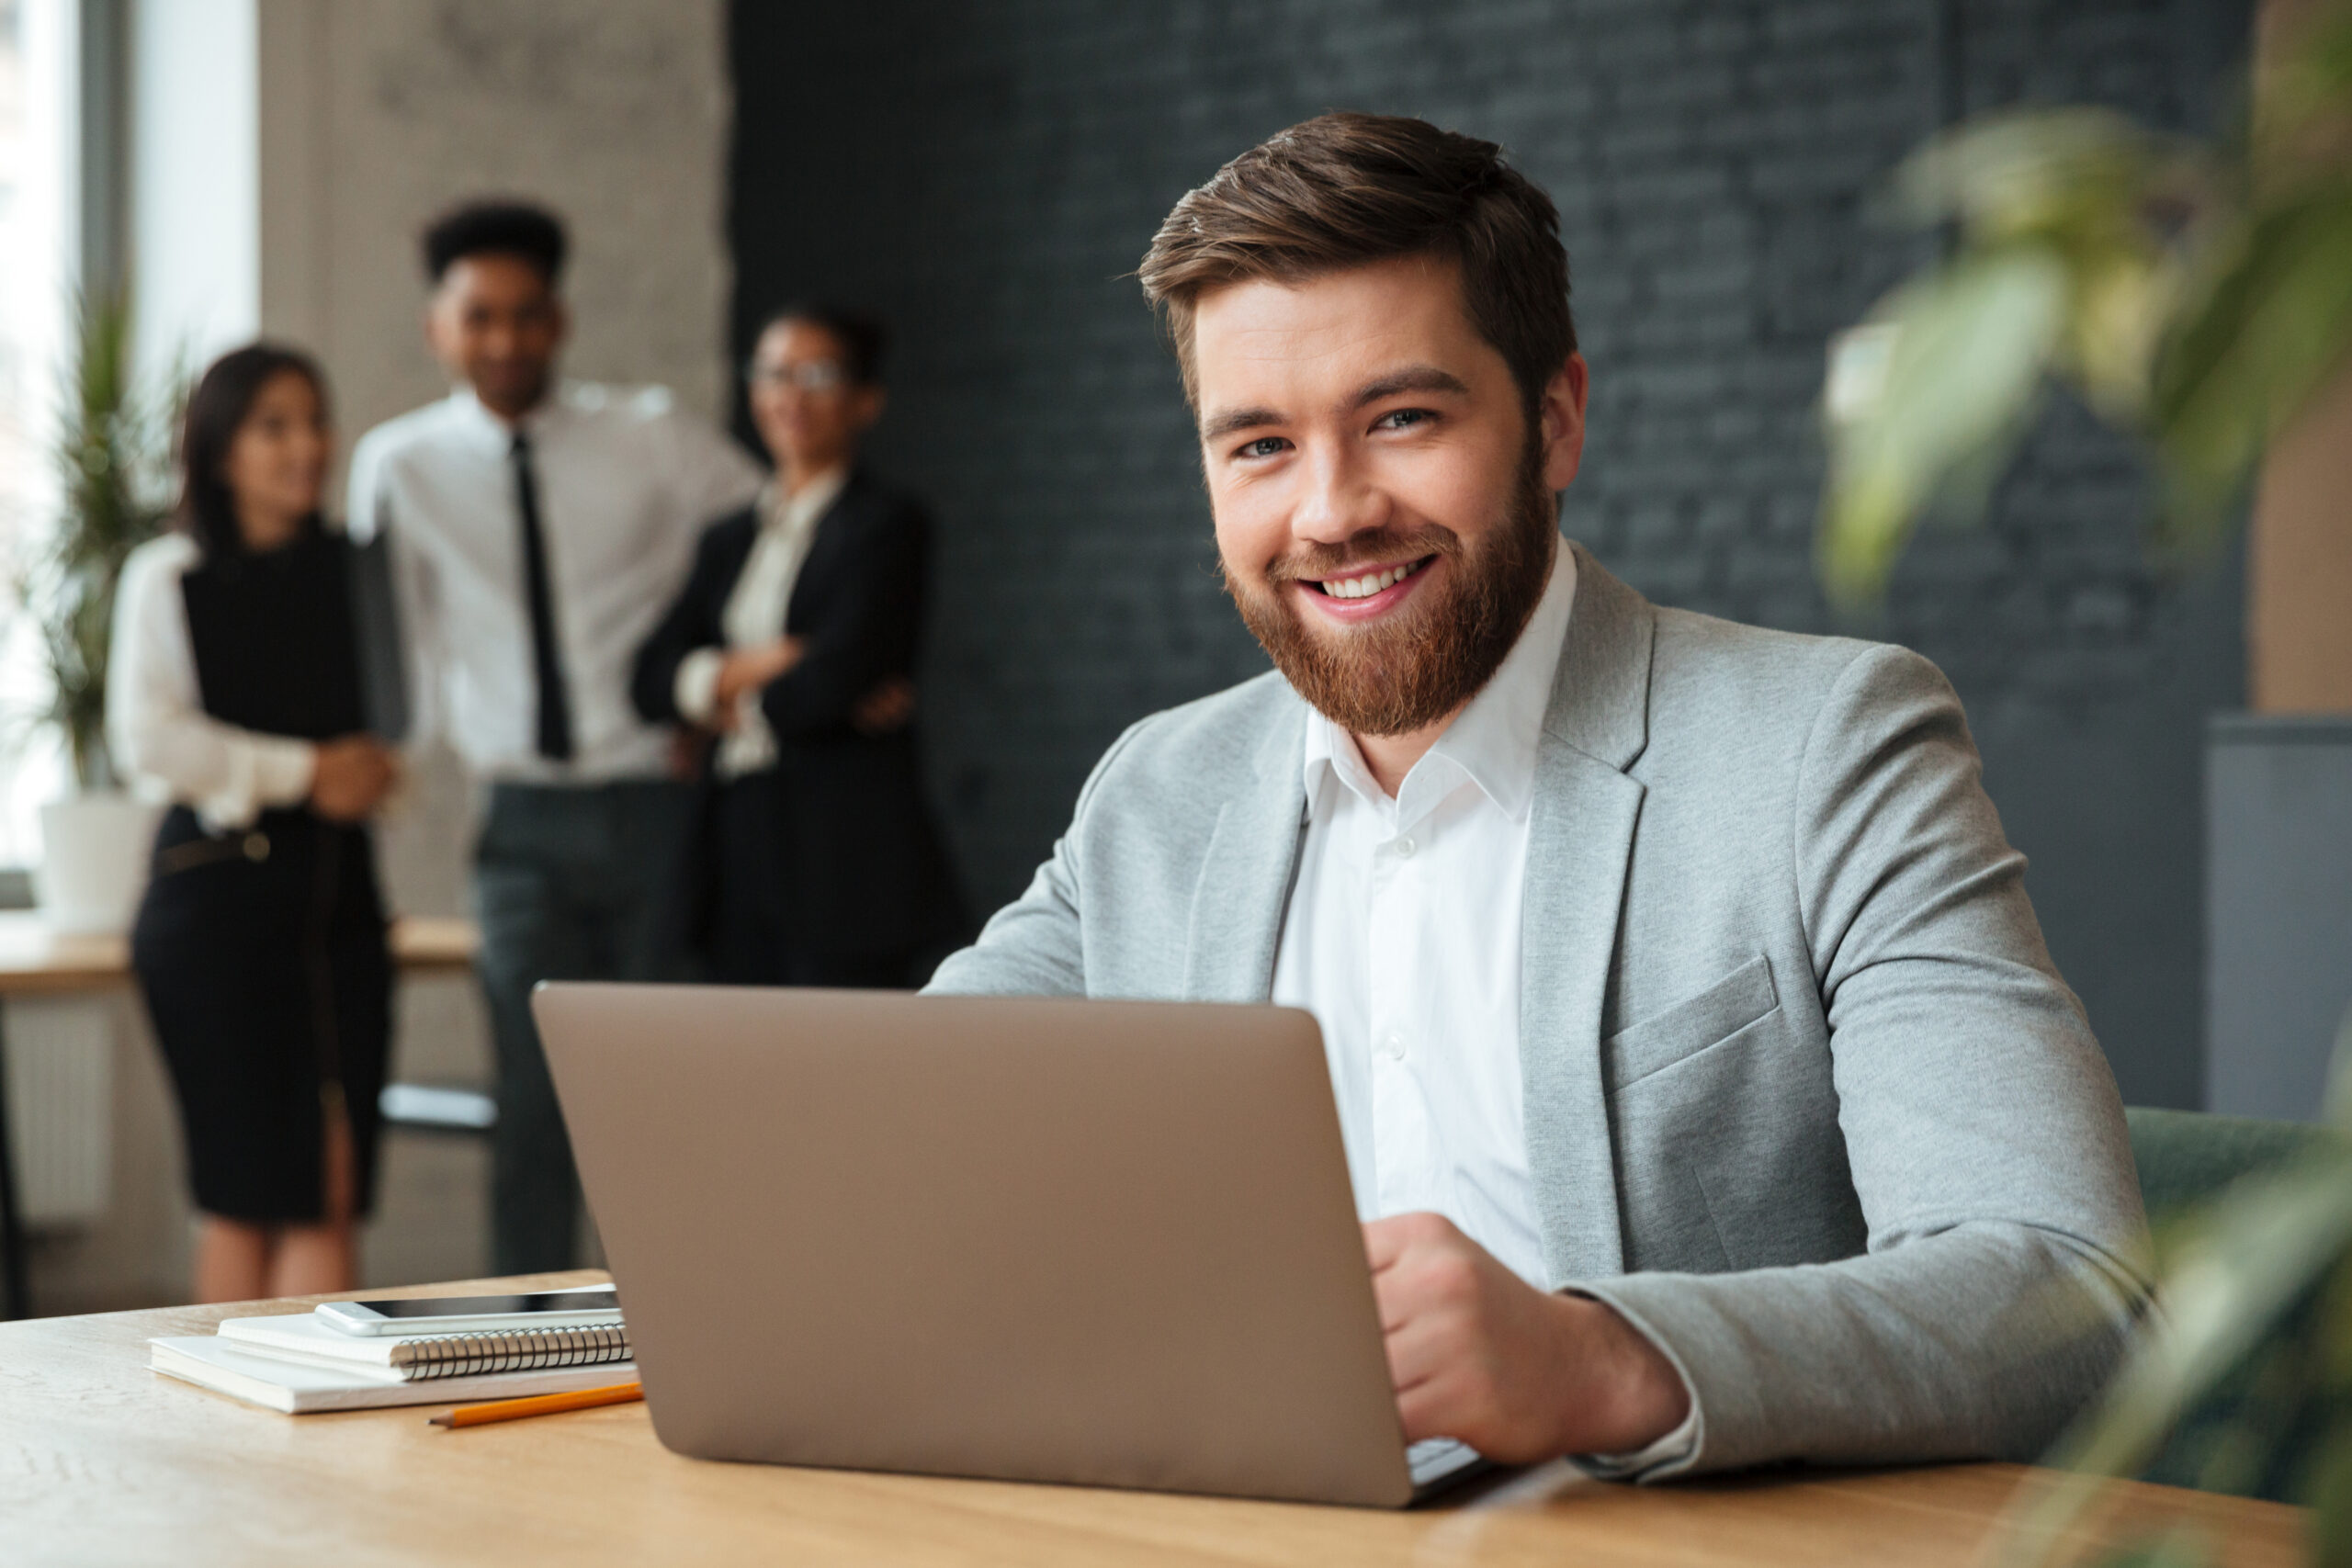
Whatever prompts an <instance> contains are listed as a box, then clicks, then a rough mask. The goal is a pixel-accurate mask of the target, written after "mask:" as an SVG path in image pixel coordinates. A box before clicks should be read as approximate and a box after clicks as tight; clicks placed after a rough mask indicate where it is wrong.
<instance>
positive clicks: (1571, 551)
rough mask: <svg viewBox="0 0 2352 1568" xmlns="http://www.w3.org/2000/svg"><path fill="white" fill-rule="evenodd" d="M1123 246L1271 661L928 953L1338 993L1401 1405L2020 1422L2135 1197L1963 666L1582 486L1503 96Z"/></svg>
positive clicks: (1526, 1419)
mask: <svg viewBox="0 0 2352 1568" xmlns="http://www.w3.org/2000/svg"><path fill="white" fill-rule="evenodd" d="M1141 277H1142V280H1143V285H1144V288H1145V291H1146V293H1147V294H1148V297H1149V298H1150V299H1151V300H1152V301H1153V303H1154V304H1155V305H1156V306H1157V307H1159V309H1160V310H1163V311H1164V312H1165V315H1166V318H1167V322H1168V325H1169V328H1170V333H1171V336H1172V338H1173V341H1174V345H1175V348H1176V352H1177V355H1178V359H1179V362H1180V364H1181V366H1182V371H1183V378H1184V388H1185V391H1186V394H1187V396H1188V398H1189V399H1190V400H1191V402H1192V406H1193V412H1194V413H1195V414H1196V416H1197V419H1198V424H1199V431H1200V440H1201V459H1202V465H1203V469H1204V476H1205V479H1206V483H1207V489H1208V495H1209V502H1210V507H1211V510H1212V511H1213V513H1215V517H1216V540H1217V548H1218V553H1219V555H1220V556H1221V558H1222V559H1223V562H1224V568H1225V576H1226V583H1227V589H1228V590H1229V592H1231V594H1232V596H1233V599H1234V602H1235V604H1237V605H1238V607H1239V609H1240V612H1241V615H1242V618H1243V619H1244V620H1245V621H1246V622H1247V623H1248V624H1249V626H1250V630H1251V631H1252V632H1253V633H1255V634H1256V636H1257V637H1258V638H1259V640H1260V641H1261V643H1262V644H1263V645H1264V646H1265V649H1266V650H1267V652H1268V653H1269V654H1270V655H1271V656H1272V660H1273V662H1274V665H1275V667H1276V668H1275V671H1274V672H1272V673H1269V674H1267V675H1265V676H1262V677H1261V678H1259V679H1257V680H1254V681H1250V682H1246V683H1244V684H1242V685H1240V686H1238V687H1235V688H1234V689H1232V690H1230V691H1227V692H1222V693H1219V694H1216V695H1215V696H1211V697H1207V698H1204V699H1203V700H1201V701H1199V702H1196V703H1193V704H1190V705H1186V706H1184V707H1180V708H1176V709H1173V710H1171V711H1170V712H1167V713H1162V714H1158V715H1155V716H1152V717H1149V718H1147V719H1145V720H1144V721H1143V722H1141V723H1139V724H1137V725H1136V726H1135V727H1134V728H1131V729H1129V730H1128V731H1127V732H1126V733H1125V735H1124V736H1122V737H1121V738H1120V739H1119V741H1118V742H1117V744H1116V745H1114V746H1113V747H1112V749H1111V750H1110V751H1109V753H1108V754H1107V755H1105V756H1104V757H1103V761H1102V762H1101V763H1100V764H1099V765H1098V766H1097V767H1096V768H1095V770H1094V773H1093V776H1092V777H1091V778H1090V779H1089V780H1088V781H1087V784H1086V786H1085V788H1084V790H1083V791H1082V792H1081V793H1080V796H1079V801H1078V808H1077V814H1076V817H1075V819H1074V820H1073V821H1072V823H1071V824H1070V827H1069V832H1068V833H1067V834H1066V835H1065V836H1064V838H1063V839H1062V840H1061V841H1060V842H1059V843H1057V845H1056V846H1055V848H1054V852H1053V856H1052V858H1051V859H1050V860H1048V861H1047V862H1046V864H1045V865H1044V866H1043V867H1042V868H1041V869H1040V870H1039V871H1038V873H1037V875H1036V878H1035V882H1034V883H1033V884H1032V885H1031V886H1030V888H1029V890H1028V891H1027V892H1026V893H1025V894H1023V896H1022V897H1021V898H1020V899H1019V900H1018V901H1017V902H1015V903H1013V904H1012V905H1011V906H1009V907H1008V908H1005V909H1004V910H1003V911H1002V912H1001V913H1000V914H998V915H997V917H996V918H995V919H993V920H992V921H990V922H989V926H988V929H987V931H985V932H984V933H983V934H982V936H981V937H980V940H979V942H978V944H977V945H975V946H973V947H971V948H969V949H967V950H966V951H965V952H963V953H958V954H956V956H955V957H953V958H951V959H950V960H948V962H947V963H946V964H944V965H943V966H942V967H941V969H940V971H939V973H938V975H937V976H936V978H935V979H934V981H933V988H934V989H935V990H940V991H956V992H981V993H1033V994H1034V993H1044V994H1064V995H1084V996H1095V997H1132V998H1181V999H1193V1000H1206V1001H1227V1002H1232V1001H1258V1002H1263V1001H1268V1000H1272V1001H1274V1002H1278V1003H1286V1004H1290V1005H1294V1006H1298V1007H1304V1008H1306V1009H1308V1010H1312V1011H1313V1013H1314V1014H1315V1016H1316V1018H1317V1021H1319V1022H1320V1024H1321V1026H1322V1030H1323V1035H1324V1041H1325V1047H1326V1051H1327V1053H1328V1055H1329V1066H1330V1071H1331V1085H1332V1089H1333V1092H1334V1097H1335V1099H1336V1100H1337V1103H1338V1107H1339V1112H1340V1123H1341V1130H1342V1135H1343V1138H1344V1142H1345V1145H1346V1147H1347V1153H1348V1163H1349V1169H1350V1175H1351V1178H1352V1180H1353V1183H1354V1189H1355V1192H1356V1200H1357V1205H1358V1208H1359V1211H1360V1213H1361V1214H1362V1216H1363V1219H1364V1221H1365V1224H1364V1238H1365V1247H1366V1250H1367V1252H1368V1254H1369V1258H1370V1263H1371V1267H1372V1269H1373V1271H1374V1290H1375V1294H1376V1296H1377V1299H1378V1303H1379V1307H1380V1313H1381V1318H1382V1324H1383V1328H1384V1332H1385V1337H1386V1344H1387V1350H1388V1359H1389V1367H1390V1372H1391V1374H1392V1377H1393V1380H1394V1382H1395V1384H1396V1388H1397V1408H1398V1414H1399V1417H1400V1420H1401V1422H1402V1424H1403V1427H1404V1430H1405V1436H1406V1437H1407V1438H1408V1440H1419V1439H1421V1438H1431V1437H1451V1438H1459V1439H1461V1440H1462V1441H1464V1442H1467V1443H1468V1444H1470V1445H1471V1446H1472V1447H1474V1448H1476V1449H1478V1450H1481V1451H1482V1452H1484V1453H1486V1454H1487V1455H1488V1456H1489V1457H1490V1458H1494V1459H1498V1460H1503V1461H1535V1460H1540V1459H1544V1458H1548V1457H1552V1456H1556V1455H1563V1454H1566V1455H1570V1456H1573V1457H1576V1458H1577V1459H1578V1461H1579V1462H1582V1463H1584V1464H1586V1465H1588V1466H1589V1468H1592V1469H1594V1470H1596V1471H1599V1472H1602V1473H1607V1474H1620V1475H1635V1476H1640V1477H1644V1478H1650V1477H1658V1476H1666V1475H1672V1474H1679V1473H1689V1472H1696V1471H1701V1470H1714V1469H1722V1468H1726V1467H1731V1466H1738V1465H1746V1464H1753V1463H1757V1462H1760V1461H1770V1460H1781V1459H1808V1460H1815V1461H1856V1462H1860V1461H1869V1462H1883V1461H1908V1460H1929V1459H1947V1458H1958V1457H1962V1456H2006V1457H2027V1456H2030V1455H2031V1454H2033V1453H2034V1452H2035V1451H2037V1450H2039V1449H2040V1448H2041V1446H2042V1445H2043V1444H2044V1443H2046V1442H2047V1441H2048V1440H2049V1439H2050V1438H2052V1436H2054V1435H2055V1434H2056V1432H2057V1431H2058V1429H2059V1428H2060V1427H2061V1426H2063V1425H2064V1422H2065V1421H2066V1420H2067V1418H2068V1417H2069V1416H2072V1415H2073V1414H2074V1413H2075V1410H2076V1409H2077V1407H2078V1406H2079V1405H2080V1404H2082V1403H2083V1401H2084V1400H2085V1398H2086V1396H2087V1395H2088V1394H2089V1393H2092V1392H2093V1391H2094V1390H2095V1389H2096V1388H2097V1387H2098V1385H2099V1383H2100V1382H2101V1381H2102V1380H2103V1378H2104V1377H2105V1376H2106V1375H2107V1373H2108V1372H2109V1370H2110V1369H2111V1368H2112V1367H2113V1366H2114V1364H2115V1362H2116V1360H2117V1358H2118V1356H2119V1354H2120V1351H2121V1349H2122V1348H2124V1346H2125V1345H2126V1344H2127V1342H2128V1340H2129V1338H2130V1336H2131V1330H2132V1326H2133V1324H2134V1322H2135V1320H2136V1319H2137V1317H2138V1316H2139V1314H2141V1312H2142V1311H2143V1308H2144V1306H2145V1303H2146V1301H2147V1292H2148V1286H2147V1281H2146V1277H2145V1262H2144V1259H2145V1257H2146V1252H2145V1246H2146V1243H2145V1235H2144V1231H2145V1224H2144V1220H2143V1215H2142V1213H2141V1205H2140V1199H2139V1194H2138V1189H2137V1185H2136V1182H2135V1179H2134V1177H2133V1172H2132V1166H2131V1154H2130V1150H2129V1145H2128V1144H2127V1142H2126V1139H2125V1134H2124V1125H2123V1116H2122V1110H2121V1107H2120V1103H2119V1101H2118V1099H2117V1096H2116V1091H2115V1085H2114V1081H2113V1078H2112V1077H2111V1076H2110V1075H2109V1071H2108V1068H2107V1065H2106V1062H2105V1060H2104V1058H2103V1057H2102V1056H2101V1055H2100V1053H2099V1049H2098V1043H2097V1042H2096V1041H2094V1040H2093V1038H2092V1036H2091V1032H2090V1030H2089V1027H2088V1025H2087V1023H2086V1021H2085V1018H2084V1015H2083V1011H2082V1008H2081V1006H2080V1004H2079V1003H2077V1002H2076V1000H2075V998H2074V996H2073V994H2072V993H2070V992H2069V991H2068V990H2067V989H2066V987H2065V986H2064V984H2063V983H2062V982H2061V981H2060V979H2059V977H2058V976H2057V974H2056V973H2055V971H2054V970H2053V969H2052V965H2051V962H2050V957H2049V954H2048V953H2047V952H2046V951H2045V949H2044V947H2043V945H2042V942H2041V932H2040V930H2039V928H2038V926H2037V925H2036V923H2035V920H2034V917H2033V911H2032V908H2031V906H2030V904H2029V903H2028V901H2027V898H2026V894H2025V889H2024V886H2023V883H2022V876H2023V873H2024V862H2023V859H2022V857H2020V856H2019V855H2018V853H2017V852H2015V851H2013V850H2012V849H2010V848H2009V846H2008V844H2007V841H2006V840H2005V839H2004V838H2003V836H2002V832H2001V827H2000V822H1999V819H1998V818H1997V817H1996V814H1995V812H1994V809H1993V806H1992V803H1991V802H1990V801H1989V800H1988V799H1987V798H1986V797H1985V793H1984V790H1983V788H1982V787H1981V784H1980V783H1979V778H1978V774H1979V765H1978V761H1977V756H1976V752H1975V750H1974V747H1973V744H1972V743H1971V741H1970V739H1969V736H1968V729H1967V726H1966V723H1965V721H1964V720H1963V718H1962V713H1961V707H1960V704H1959V701H1958V699H1957V698H1956V697H1955V696H1954V695H1953V694H1952V691H1951V687H1950V685H1948V684H1947V683H1946V682H1945V681H1944V679H1943V677H1942V676H1941V675H1940V674H1939V672H1938V671H1936V669H1935V668H1934V667H1933V666H1932V665H1930V664H1929V663H1928V661H1927V660H1923V659H1921V658H1919V657H1918V656H1917V655H1916V654H1912V653H1909V652H1907V651H1905V650H1904V649H1898V648H1891V647H1885V646H1880V645H1873V644H1869V643H1863V642H1855V641H1849V640H1844V639H1836V638H1825V637H1798V636H1792V635H1788V634H1783V633H1778V632H1770V631H1764V630H1759V629H1757V628H1754V627H1748V626H1735V625H1731V624H1729V623H1726V622H1723V621H1718V620H1713V619H1710V618H1708V617H1706V616H1702V615H1691V614H1688V613H1686V612H1682V611H1679V610H1671V609H1665V608H1661V607H1659V606H1657V605H1653V604H1650V603H1648V602H1647V601H1646V600H1645V599H1644V598H1643V597H1642V596H1641V595H1640V594H1639V593H1637V592H1634V590H1633V589H1631V588H1629V587H1627V586H1626V585H1625V584H1624V583H1623V582H1620V581H1617V580H1616V579H1615V578H1613V577H1611V575H1610V574H1609V573H1608V572H1607V571H1605V570H1602V568H1601V567H1600V563H1599V562H1597V561H1596V560H1594V559H1593V558H1592V557H1591V556H1590V555H1589V553H1587V552H1586V551H1585V550H1584V549H1583V548H1581V547H1578V546H1576V545H1574V544H1571V543H1569V542H1567V541H1566V540H1564V539H1563V538H1562V537H1561V536H1560V535H1559V533H1558V523H1557V515H1558V505H1559V495H1560V492H1561V491H1563V490H1565V489H1566V487H1567V485H1568V484H1569V482H1570V481H1571V480H1572V479H1574V478H1575V477H1576V472H1577V463H1578V460H1579V458H1580V457H1581V455H1582V451H1583V446H1584V434H1585V425H1584V412H1585V397H1586V390H1587V386H1588V380H1589V378H1588V373H1587V370H1586V367H1585V362H1584V360H1583V358H1582V357H1581V356H1580V355H1578V354H1577V345H1576V332H1575V327H1574V324H1573V321H1572V320H1571V318H1570V315H1569V310H1568V297H1567V296H1568V289H1567V260H1566V254H1565V253H1564V252H1563V250H1562V249H1561V245H1560V242H1559V238H1558V222H1557V218H1556V215H1555V211H1554V209H1553V206H1552V203H1551V201H1550V200H1549V198H1547V197H1545V196H1544V193H1543V192H1542V191H1541V190H1539V189H1537V188H1536V187H1535V186H1533V185H1532V184H1531V183H1529V182H1528V181H1527V180H1526V179H1525V178H1524V177H1522V176H1521V175H1519V174H1517V173H1516V172H1514V171H1513V170H1511V169H1510V167H1509V166H1507V165H1506V164H1504V163H1503V162H1502V160H1501V158H1500V156H1499V152H1498V149H1497V148H1496V147H1495V146H1494V145H1493V144H1492V143H1489V142H1486V141H1476V140H1474V139H1471V138H1469V137H1464V136H1460V135H1455V134H1453V133H1449V132H1445V131H1441V130H1436V129H1435V128H1433V127H1431V126H1430V125H1427V124H1425V123H1423V122H1421V121H1419V120H1412V119H1397V118H1375V117H1370V116H1363V115H1328V116H1325V117H1323V118H1317V119H1314V120H1309V121H1307V122H1306V123H1305V124H1303V125H1299V126H1295V127H1294V128H1292V129H1291V130H1287V131H1284V132H1283V133H1282V134H1281V135H1278V136H1276V137H1274V138H1273V139H1272V140H1271V141H1267V142H1265V143H1264V144H1263V145H1261V146H1259V147H1256V148H1253V149H1252V150H1250V152H1246V153H1244V154H1242V155H1241V156H1240V157H1238V158H1237V159H1235V160H1234V161H1233V162H1232V163H1231V164H1227V165H1226V167H1225V168H1224V169H1222V170H1220V171H1219V172H1218V173H1217V175H1216V177H1215V178H1213V179H1212V180H1210V181H1209V182H1208V183H1207V184H1206V185H1204V186H1201V187H1200V188H1199V189H1197V190H1195V191H1193V192H1191V193H1190V194H1189V195H1187V196H1186V197H1184V198H1183V199H1182V201H1181V202H1179V203H1178V204H1177V206H1176V209H1175V210H1174V211H1173V212H1171V213H1170V215H1169V218H1168V220H1167V222H1166V223H1165V224H1164V225H1162V227H1161V229H1160V231H1159V235H1158V237H1157V238H1156V239H1155V240H1154V241H1153V243H1152V246H1151V250H1150V253H1149V254H1148V255H1147V256H1146V258H1145V260H1144V264H1143V267H1142V269H1141ZM1202 1157H1204V1158H1215V1157H1216V1153H1215V1151H1214V1150H1203V1151H1202Z"/></svg>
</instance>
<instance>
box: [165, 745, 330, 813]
mask: <svg viewBox="0 0 2352 1568" xmlns="http://www.w3.org/2000/svg"><path fill="white" fill-rule="evenodd" d="M222 746H223V750H224V752H225V760H226V761H227V763H228V775H229V776H228V777H227V778H225V779H223V780H221V781H220V786H219V787H218V788H216V789H214V790H213V791H212V792H211V793H210V794H209V795H205V796H204V797H202V798H201V799H198V800H197V801H194V802H192V803H191V804H193V805H194V806H195V807H196V814H197V816H198V818H199V819H201V820H202V822H203V823H204V825H205V827H206V828H207V829H209V830H211V831H212V832H215V833H222V832H228V831H231V830H232V829H238V828H244V827H250V826H251V825H252V823H253V819H254V818H256V817H258V816H260V815H261V812H262V808H263V807H268V806H300V804H301V803H302V802H303V801H305V800H308V799H309V798H310V797H311V775H312V774H314V773H316V772H317V771H318V752H319V749H318V748H317V747H315V746H313V745H311V743H310V742H309V741H307V740H293V739H288V738H286V737H284V736H279V735H254V734H251V733H246V734H242V735H231V736H227V737H225V738H224V739H223V741H222Z"/></svg>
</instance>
